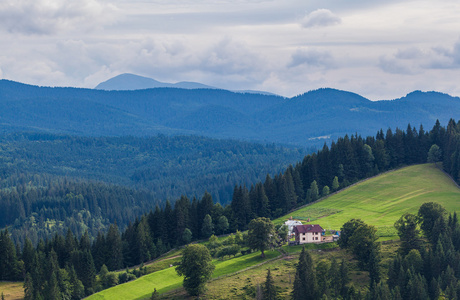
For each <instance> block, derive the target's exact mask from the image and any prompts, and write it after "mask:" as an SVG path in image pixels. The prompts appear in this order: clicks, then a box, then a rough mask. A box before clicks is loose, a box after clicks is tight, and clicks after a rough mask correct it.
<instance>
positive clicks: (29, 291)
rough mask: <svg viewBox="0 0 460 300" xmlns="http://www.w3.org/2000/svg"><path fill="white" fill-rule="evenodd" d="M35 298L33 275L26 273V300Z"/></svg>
mask: <svg viewBox="0 0 460 300" xmlns="http://www.w3.org/2000/svg"><path fill="white" fill-rule="evenodd" d="M33 299H34V284H33V281H32V276H30V273H27V274H26V279H25V280H24V300H33Z"/></svg>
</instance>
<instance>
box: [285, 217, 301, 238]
mask: <svg viewBox="0 0 460 300" xmlns="http://www.w3.org/2000/svg"><path fill="white" fill-rule="evenodd" d="M284 225H286V226H287V227H288V230H289V233H288V234H289V236H292V235H293V234H294V227H295V226H297V225H302V222H300V221H298V220H293V219H292V217H291V219H289V220H287V221H286V222H284Z"/></svg>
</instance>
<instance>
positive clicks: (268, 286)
mask: <svg viewBox="0 0 460 300" xmlns="http://www.w3.org/2000/svg"><path fill="white" fill-rule="evenodd" d="M276 295H277V292H276V286H275V283H274V282H273V277H272V275H271V273H270V268H268V269H267V277H266V279H265V283H264V286H263V289H262V300H276Z"/></svg>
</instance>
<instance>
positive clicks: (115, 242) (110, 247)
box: [105, 223, 123, 271]
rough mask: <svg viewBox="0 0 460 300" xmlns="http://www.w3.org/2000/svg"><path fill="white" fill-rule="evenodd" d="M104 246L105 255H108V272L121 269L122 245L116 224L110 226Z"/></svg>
mask: <svg viewBox="0 0 460 300" xmlns="http://www.w3.org/2000/svg"><path fill="white" fill-rule="evenodd" d="M105 246H106V251H105V253H110V255H108V257H107V268H108V269H109V270H110V271H114V270H119V269H121V268H123V245H122V242H121V236H120V232H119V231H118V226H117V223H114V224H111V225H110V227H109V231H108V232H107V238H106V239H105Z"/></svg>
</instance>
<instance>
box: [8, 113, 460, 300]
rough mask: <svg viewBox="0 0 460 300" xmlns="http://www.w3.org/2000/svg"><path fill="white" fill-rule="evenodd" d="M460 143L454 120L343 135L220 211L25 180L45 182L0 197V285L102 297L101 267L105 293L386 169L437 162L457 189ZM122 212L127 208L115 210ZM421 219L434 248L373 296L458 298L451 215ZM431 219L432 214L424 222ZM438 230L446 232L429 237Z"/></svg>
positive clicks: (208, 201) (201, 200)
mask: <svg viewBox="0 0 460 300" xmlns="http://www.w3.org/2000/svg"><path fill="white" fill-rule="evenodd" d="M459 137H460V123H457V122H455V121H454V120H451V121H449V123H448V124H447V127H443V126H441V124H440V123H439V122H437V123H436V124H435V125H434V126H433V128H432V129H431V130H429V131H425V130H424V129H423V127H422V126H420V127H419V128H418V129H417V128H414V127H412V126H411V125H408V126H407V128H406V130H401V129H395V130H394V131H393V130H392V129H388V130H387V131H386V132H384V131H383V130H380V131H379V132H378V133H377V134H376V136H375V137H366V138H363V137H361V136H357V135H352V136H345V137H342V138H339V139H338V140H337V141H335V142H333V143H332V144H331V145H329V146H328V145H324V147H323V148H322V149H321V150H318V151H316V152H314V153H312V154H309V155H307V156H305V157H304V158H303V160H302V161H301V162H298V163H295V164H292V165H290V166H289V167H288V168H286V169H285V171H284V172H280V173H278V174H275V175H266V176H265V179H264V180H263V181H259V182H256V183H253V184H251V185H250V186H247V185H245V184H237V185H234V186H233V193H232V201H231V202H230V203H229V204H228V205H224V206H223V205H221V204H219V203H215V201H213V197H212V196H211V194H209V193H207V192H205V193H203V194H202V196H201V197H187V196H181V197H179V198H177V199H175V200H174V201H166V202H161V201H156V202H155V199H154V198H153V197H151V195H149V193H148V192H143V191H138V190H133V189H128V188H122V187H119V186H114V185H107V184H99V183H87V182H85V181H78V180H66V179H61V180H57V181H52V180H43V181H42V185H41V187H40V189H38V188H31V187H30V185H27V183H28V182H30V181H32V180H36V181H39V180H42V179H41V177H40V178H34V177H27V176H25V177H24V178H23V179H22V180H24V184H23V185H22V186H19V185H18V186H17V187H15V188H4V189H3V191H2V197H1V199H2V200H1V201H2V202H1V205H2V207H1V209H0V212H2V213H4V215H3V216H1V218H0V219H1V220H4V218H7V217H9V218H11V220H13V218H15V219H14V220H15V221H14V222H15V224H14V225H13V226H10V227H9V228H7V229H5V230H3V231H2V232H1V236H0V249H1V251H2V253H0V274H2V278H0V280H25V287H26V288H25V289H26V297H30V298H27V299H48V298H50V297H51V296H50V295H54V294H55V293H61V294H66V295H68V297H69V298H72V299H79V298H81V297H82V296H83V295H88V294H91V293H93V292H94V291H95V290H98V289H100V287H97V286H95V282H96V281H95V278H96V273H97V272H99V270H101V269H103V268H104V266H105V268H106V270H105V269H103V270H102V271H104V272H102V273H103V274H104V280H106V286H111V285H113V284H114V282H118V283H120V282H123V281H126V280H129V279H130V278H128V277H129V274H128V273H125V274H126V275H123V276H124V277H123V276H122V277H120V278H118V277H117V278H116V279H115V277H114V276H115V275H114V273H112V272H110V271H113V270H119V269H123V268H125V267H128V266H133V265H137V264H140V263H143V262H146V261H149V260H151V259H153V258H155V257H158V256H159V255H161V254H162V253H164V252H166V251H167V250H169V249H170V248H172V247H176V246H180V245H182V244H185V243H186V242H188V241H189V240H197V239H202V238H208V237H209V230H207V229H208V228H209V227H212V228H214V229H215V231H216V232H217V233H229V232H235V231H236V230H241V231H242V230H245V229H247V226H248V224H249V222H250V221H251V220H252V219H254V218H256V217H269V218H275V217H279V216H281V215H283V214H285V213H287V212H289V211H291V210H292V209H295V208H296V207H298V206H301V205H303V204H307V203H310V202H312V201H315V200H317V199H318V198H320V197H321V196H323V195H327V194H328V193H330V192H335V191H337V190H340V189H342V188H344V187H346V186H348V185H350V184H353V183H355V182H357V181H358V180H361V179H364V178H367V177H370V176H374V175H377V174H379V173H381V172H384V171H387V170H391V169H394V168H398V167H401V166H405V165H411V164H417V163H425V162H427V160H429V161H430V162H437V161H440V162H442V165H443V168H444V170H445V171H446V172H447V173H448V174H450V175H451V176H452V178H453V179H454V180H456V181H457V182H458V181H459V179H460V174H459V171H460V140H459ZM19 177H20V176H19ZM133 204H136V205H135V206H133ZM121 207H127V208H128V207H130V208H132V209H130V210H129V211H122V210H120V208H121ZM133 207H134V208H133ZM115 208H116V209H115ZM427 211H428V212H422V213H421V212H420V211H419V215H421V216H422V220H423V223H422V231H423V233H424V234H425V236H426V237H427V238H428V241H429V245H430V247H431V248H429V250H427V251H425V250H423V249H424V248H423V247H420V245H419V244H418V243H410V244H409V245H406V248H404V250H402V251H404V254H406V253H409V254H410V253H414V252H411V251H412V250H417V251H418V254H417V253H415V254H413V256H414V257H415V258H414V259H413V260H410V261H408V262H406V258H407V256H404V257H403V256H401V257H400V258H398V259H399V260H398V259H396V260H395V262H393V266H392V267H391V268H390V270H391V272H393V273H391V274H389V280H388V282H387V283H385V282H383V281H381V280H380V278H377V277H374V278H373V279H374V280H373V282H371V292H372V293H376V294H375V295H377V293H378V294H379V295H380V294H381V295H384V294H385V293H387V292H388V293H392V294H390V295H396V296H394V297H397V298H401V299H414V298H411V297H413V295H414V293H425V294H423V295H426V297H425V296H420V297H421V298H420V299H422V298H423V299H425V298H426V299H428V298H429V299H437V298H435V296H436V295H439V293H441V291H442V292H443V293H445V294H449V293H450V294H449V295H452V296H453V295H454V294H455V295H456V294H458V293H459V288H458V285H457V284H456V282H457V278H459V277H460V276H459V275H460V273H459V270H460V268H459V267H458V265H457V264H458V261H460V259H458V255H460V254H458V253H459V252H458V251H459V249H460V248H459V247H460V246H459V247H457V246H458V245H457V244H459V243H458V237H457V235H458V232H460V229H458V228H459V227H458V222H457V221H456V216H455V215H454V216H451V217H450V218H447V217H446V213H445V212H444V211H443V210H442V208H431V209H428V210H427ZM433 211H434V212H438V214H437V215H436V214H434V216H432V215H430V213H432V212H433ZM30 212H32V213H30ZM39 212H40V213H39ZM76 212H77V213H76ZM21 213H23V215H24V217H23V218H22V219H20V218H19V216H21ZM34 214H35V215H34ZM118 214H119V215H118ZM18 218H19V219H18ZM425 220H426V223H425ZM27 222H28V223H27ZM59 222H63V223H62V224H59ZM66 222H67V223H66ZM6 224H7V223H6ZM6 224H4V225H6ZM90 225H91V226H90ZM34 227H36V228H40V230H42V228H47V229H49V230H50V231H49V232H46V233H47V234H49V233H50V232H51V228H54V227H59V228H62V229H61V230H60V231H55V233H54V235H52V236H51V237H49V238H42V237H43V236H45V237H46V235H43V236H39V234H38V233H37V234H36V235H31V234H30V232H34V231H33V230H32V228H34ZM447 228H450V229H447ZM441 229H442V230H443V232H446V233H445V234H438V235H436V234H434V232H441ZM444 229H446V230H444ZM13 231H14V235H13V238H11V237H10V233H11V232H13ZM35 232H39V230H37V231H35ZM185 232H187V234H186V235H185V234H184V233H185ZM44 234H45V233H44ZM190 234H191V239H189V237H190ZM435 236H436V238H435ZM402 240H403V238H402ZM372 257H373V256H372V255H368V256H367V260H366V261H365V262H364V263H363V267H364V269H368V270H372V265H373V264H372V262H373V261H375V259H376V258H375V257H374V258H372ZM131 279H132V278H131ZM104 282H105V281H104ZM414 286H415V287H417V289H416V288H415V287H414ZM419 286H423V287H426V288H425V290H423V289H420V288H418V287H419ZM318 297H319V296H318ZM369 297H371V298H370V299H378V298H377V296H376V297H374V296H369ZM379 297H380V296H379ZM385 297H386V298H385ZM390 298H392V297H391V296H390ZM379 299H388V297H387V296H381V297H380V298H379ZM395 299H396V298H395Z"/></svg>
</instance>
